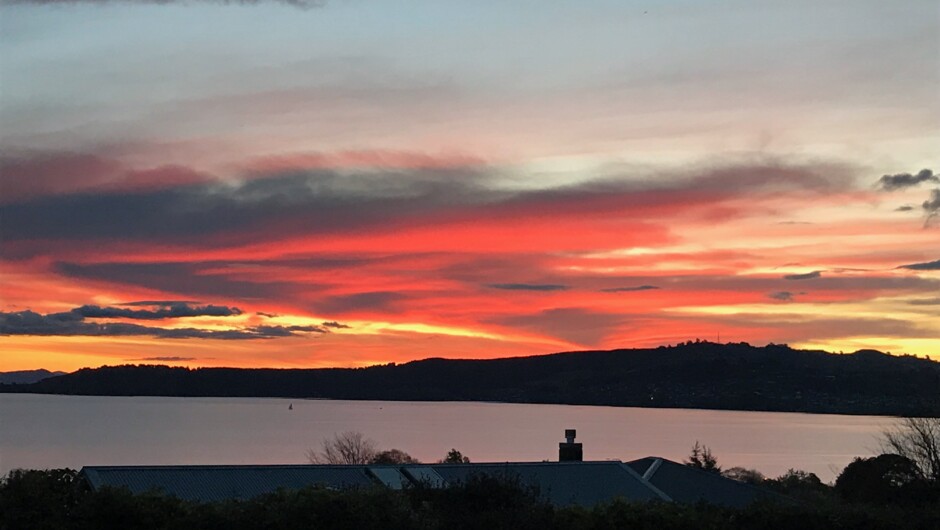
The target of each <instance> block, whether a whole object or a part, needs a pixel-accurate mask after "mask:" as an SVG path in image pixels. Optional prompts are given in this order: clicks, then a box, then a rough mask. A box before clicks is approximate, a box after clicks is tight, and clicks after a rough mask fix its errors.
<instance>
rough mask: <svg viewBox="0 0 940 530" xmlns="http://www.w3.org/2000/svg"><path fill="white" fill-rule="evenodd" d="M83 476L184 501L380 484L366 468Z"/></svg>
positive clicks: (105, 470) (110, 471)
mask: <svg viewBox="0 0 940 530" xmlns="http://www.w3.org/2000/svg"><path fill="white" fill-rule="evenodd" d="M82 474H83V475H84V476H85V479H86V480H87V481H88V483H89V484H90V485H91V487H92V489H95V490H97V489H99V488H101V487H104V486H108V487H113V488H127V489H129V490H130V491H131V493H135V494H139V493H146V492H150V491H159V492H162V493H166V494H168V495H172V496H174V497H179V498H180V499H184V500H192V501H200V502H213V501H219V500H225V499H250V498H252V497H257V496H258V495H263V494H265V493H273V492H275V491H277V490H278V489H279V488H285V489H301V488H305V487H309V486H318V485H319V486H323V487H327V488H335V489H347V488H356V487H365V486H371V485H373V484H375V482H374V481H373V479H372V478H371V477H370V476H368V475H367V474H366V468H365V466H300V465H298V466H291V465H285V466H90V467H84V468H82Z"/></svg>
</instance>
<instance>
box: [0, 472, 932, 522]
mask: <svg viewBox="0 0 940 530" xmlns="http://www.w3.org/2000/svg"><path fill="white" fill-rule="evenodd" d="M898 527H904V528H911V529H915V530H916V529H931V530H934V529H936V528H940V503H937V502H936V501H934V502H933V503H932V504H925V505H921V506H916V507H912V506H897V505H872V504H859V503H841V502H826V503H820V504H809V503H803V504H795V505H790V506H783V505H770V504H764V505H760V504H758V505H753V506H751V507H749V508H746V509H730V508H722V507H718V506H710V505H705V504H698V505H681V504H673V503H646V504H640V503H628V502H622V501H615V502H611V503H607V504H603V505H600V506H596V507H593V508H581V507H566V508H559V507H554V506H551V505H549V504H547V503H546V502H544V501H543V500H542V499H541V498H540V497H539V494H538V492H537V491H533V490H531V489H527V488H525V487H522V486H521V485H520V484H519V483H517V482H514V481H512V480H505V479H497V478H493V477H486V476H480V477H476V478H473V479H471V480H469V481H468V482H467V483H465V484H461V485H457V486H454V487H451V488H447V489H432V488H413V489H408V490H404V491H393V490H388V489H384V488H378V487H377V488H371V489H363V490H351V491H334V490H328V489H323V488H307V489H303V490H298V491H279V492H276V493H272V494H269V495H264V496H261V497H258V498H255V499H251V500H242V501H237V500H232V501H225V502H218V503H207V504H199V503H192V502H186V501H182V500H179V499H176V498H173V497H167V496H164V495H160V494H157V493H152V494H145V495H132V494H131V493H130V492H128V491H126V490H115V489H104V490H101V491H97V492H93V491H90V490H88V489H87V488H83V487H82V483H81V480H80V479H79V477H78V476H77V474H76V473H75V472H74V471H71V470H51V471H14V472H12V473H10V474H9V475H8V476H7V477H6V478H4V479H2V481H0V530H19V529H37V530H45V529H75V530H85V529H95V530H109V529H121V530H135V529H177V528H185V529H187V530H203V529H205V530H210V529H211V530H216V529H219V530H221V529H226V530H229V529H230V530H241V529H246V530H247V529H256V528H264V529H285V530H292V529H310V528H317V529H334V528H335V529H345V528H363V529H369V528H376V529H383V530H396V529H412V528H414V529H423V530H433V529H438V528H440V529H445V528H446V529H487V530H489V529H493V528H511V529H513V530H528V529H553V528H559V529H560V528H566V529H567V528H571V529H575V530H580V529H583V530H600V529H615V528H617V529H619V528H627V529H655V530H668V529H696V530H698V529H710V528H714V529H717V528H722V529H724V528H729V529H751V528H761V529H762V530H777V529H779V530H784V529H797V528H798V529H801V530H802V529H806V530H814V529H827V530H828V529H855V528H866V529H873V530H878V529H889V528H898Z"/></svg>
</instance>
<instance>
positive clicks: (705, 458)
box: [685, 440, 721, 473]
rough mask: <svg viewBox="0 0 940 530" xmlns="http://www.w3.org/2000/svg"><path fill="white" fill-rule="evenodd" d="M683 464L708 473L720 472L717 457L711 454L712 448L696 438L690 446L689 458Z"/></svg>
mask: <svg viewBox="0 0 940 530" xmlns="http://www.w3.org/2000/svg"><path fill="white" fill-rule="evenodd" d="M685 465H687V466H689V467H694V468H696V469H701V470H703V471H708V472H710V473H721V467H719V466H718V459H717V458H715V456H714V455H713V454H712V450H711V449H709V448H708V446H707V445H703V444H700V443H699V442H698V440H695V445H693V446H692V452H691V453H690V454H689V459H688V460H686V461H685Z"/></svg>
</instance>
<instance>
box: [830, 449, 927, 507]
mask: <svg viewBox="0 0 940 530" xmlns="http://www.w3.org/2000/svg"><path fill="white" fill-rule="evenodd" d="M835 491H836V493H838V494H839V496H840V497H841V498H843V499H845V500H847V501H850V502H865V503H870V504H877V503H907V504H910V503H923V502H926V501H927V500H929V499H930V497H931V495H932V492H931V488H930V484H929V482H928V481H927V480H926V479H925V478H924V477H923V475H922V474H921V472H920V469H919V468H918V467H917V464H915V463H914V462H913V461H911V460H910V459H909V458H906V457H903V456H901V455H892V454H884V455H879V456H875V457H872V458H856V459H855V460H853V461H852V462H851V463H850V464H849V465H847V466H846V467H845V469H844V470H843V471H842V474H840V475H839V477H838V478H837V479H836V484H835Z"/></svg>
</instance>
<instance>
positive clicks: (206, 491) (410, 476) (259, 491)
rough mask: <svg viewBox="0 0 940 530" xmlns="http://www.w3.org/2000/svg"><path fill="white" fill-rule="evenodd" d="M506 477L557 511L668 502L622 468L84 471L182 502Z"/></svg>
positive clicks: (94, 480) (510, 465) (98, 480)
mask: <svg viewBox="0 0 940 530" xmlns="http://www.w3.org/2000/svg"><path fill="white" fill-rule="evenodd" d="M480 474H483V475H490V476H501V477H507V478H511V479H515V480H518V481H519V482H520V484H521V485H522V486H526V487H531V488H535V489H536V490H537V491H538V492H539V494H540V495H541V496H542V497H543V498H545V499H546V500H547V501H549V502H551V503H552V504H555V505H559V506H564V505H571V504H577V505H583V506H592V505H594V504H597V503H599V502H604V501H609V500H613V499H615V498H624V499H626V500H630V501H651V500H669V497H667V496H666V495H664V494H663V493H662V492H661V491H659V490H658V489H657V488H655V487H654V486H652V485H651V484H650V483H649V482H647V481H645V480H643V478H642V477H640V476H639V475H638V474H637V473H636V472H635V471H634V470H633V469H631V468H630V467H628V466H627V465H625V464H623V463H622V462H619V461H605V462H531V463H518V462H507V463H494V464H475V463H468V464H410V465H401V466H366V465H348V466H329V465H284V466H100V467H99V466H89V467H85V468H83V469H82V475H84V476H85V478H86V480H87V481H88V483H89V484H90V485H91V487H92V488H93V489H96V490H97V489H99V488H102V487H106V486H107V487H115V488H122V487H126V488H127V489H129V490H130V491H131V492H132V493H145V492H148V491H160V492H163V493H166V494H168V495H172V496H175V497H179V498H181V499H185V500H193V501H201V502H211V501H218V500H223V499H247V498H251V497H256V496H258V495H263V494H265V493H272V492H274V491H277V490H278V489H280V488H285V489H300V488H304V487H309V486H317V485H319V486H324V487H328V488H336V489H348V488H361V487H370V486H384V487H388V488H392V489H401V488H402V487H407V486H408V485H417V484H425V485H430V486H431V487H447V486H448V485H454V484H460V483H462V482H466V481H467V480H469V479H470V478H471V477H472V476H474V475H480Z"/></svg>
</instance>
